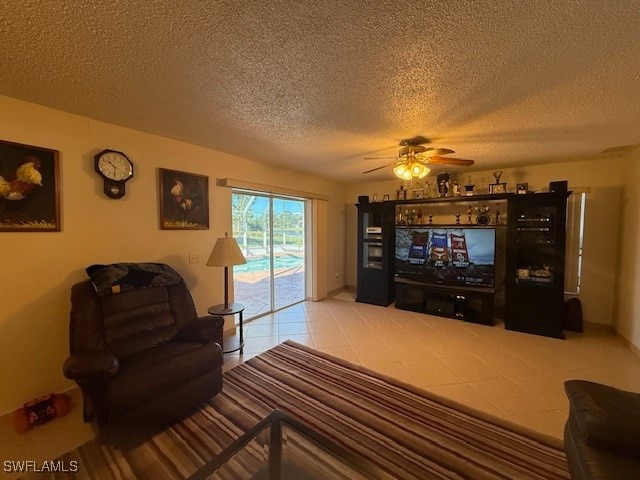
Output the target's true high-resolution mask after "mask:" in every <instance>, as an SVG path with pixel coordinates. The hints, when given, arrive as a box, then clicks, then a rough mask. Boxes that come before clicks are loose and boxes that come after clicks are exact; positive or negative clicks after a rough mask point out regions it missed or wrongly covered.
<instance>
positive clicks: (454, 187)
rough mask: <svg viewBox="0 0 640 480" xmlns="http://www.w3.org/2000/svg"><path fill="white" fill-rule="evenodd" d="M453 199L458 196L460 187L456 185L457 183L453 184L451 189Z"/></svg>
mask: <svg viewBox="0 0 640 480" xmlns="http://www.w3.org/2000/svg"><path fill="white" fill-rule="evenodd" d="M451 190H452V192H453V196H454V197H459V196H460V185H458V181H457V180H456V181H455V182H453V188H452V189H451Z"/></svg>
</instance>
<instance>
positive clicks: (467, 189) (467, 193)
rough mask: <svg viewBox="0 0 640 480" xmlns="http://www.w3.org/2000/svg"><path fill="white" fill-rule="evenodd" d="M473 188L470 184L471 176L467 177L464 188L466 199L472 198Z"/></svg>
mask: <svg viewBox="0 0 640 480" xmlns="http://www.w3.org/2000/svg"><path fill="white" fill-rule="evenodd" d="M473 187H475V185H474V184H473V183H471V175H469V181H468V182H467V183H466V185H465V186H464V190H465V196H467V197H472V196H473Z"/></svg>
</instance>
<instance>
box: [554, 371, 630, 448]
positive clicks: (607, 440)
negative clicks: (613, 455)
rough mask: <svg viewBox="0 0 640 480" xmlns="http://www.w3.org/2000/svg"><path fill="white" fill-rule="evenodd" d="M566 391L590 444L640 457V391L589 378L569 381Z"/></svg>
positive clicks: (571, 406)
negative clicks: (595, 381) (625, 389)
mask: <svg viewBox="0 0 640 480" xmlns="http://www.w3.org/2000/svg"><path fill="white" fill-rule="evenodd" d="M565 391H566V392H567V397H569V404H570V405H569V406H570V411H571V413H572V414H573V415H574V418H575V421H576V426H577V428H578V430H579V432H580V435H581V436H582V438H584V440H585V442H586V443H587V445H589V446H591V447H598V448H605V449H608V450H613V451H617V452H620V453H625V454H627V455H631V456H633V457H635V458H640V394H638V393H632V392H626V391H623V390H619V389H617V388H614V387H609V386H607V385H601V384H599V383H594V382H589V381H586V380H569V381H567V382H565Z"/></svg>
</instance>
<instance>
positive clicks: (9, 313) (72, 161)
mask: <svg viewBox="0 0 640 480" xmlns="http://www.w3.org/2000/svg"><path fill="white" fill-rule="evenodd" d="M0 112H1V114H0V139H1V140H6V141H11V142H17V143H24V144H28V145H36V146H41V147H46V148H51V149H55V150H59V151H60V177H61V211H62V231H61V232H51V233H22V232H19V233H8V232H2V233H0V252H1V256H0V279H1V280H0V282H1V288H0V305H1V310H0V378H1V379H2V385H3V387H2V388H1V392H2V393H1V394H0V413H2V412H6V411H9V410H12V409H14V408H16V407H18V406H20V405H22V404H23V403H24V402H25V401H28V400H31V399H32V398H35V397H39V396H41V395H44V394H47V393H51V392H57V391H62V390H64V389H67V388H69V387H71V386H72V385H73V384H72V383H71V382H69V381H67V380H66V379H64V377H63V375H62V364H63V362H64V360H65V358H66V356H67V355H68V324H69V308H70V303H69V294H70V289H71V285H72V284H73V283H75V282H77V281H80V280H83V279H85V278H86V274H85V272H84V269H85V268H86V267H87V266H88V265H91V264H93V263H112V262H123V261H128V262H137V261H156V262H166V263H168V264H170V265H172V266H173V267H174V268H176V269H177V270H178V271H179V272H180V273H181V274H182V275H183V276H184V278H185V280H186V282H187V285H188V286H189V288H190V290H191V292H192V294H193V297H194V300H195V303H196V307H197V309H198V313H199V314H201V315H204V314H206V310H207V307H208V306H210V305H213V304H216V303H221V302H222V300H223V280H222V279H223V276H222V270H221V269H219V268H211V267H206V266H205V262H206V259H207V258H208V255H209V253H210V251H211V248H212V247H213V244H214V242H215V239H216V238H217V237H220V236H224V232H225V231H230V230H231V191H230V189H228V188H224V187H217V186H216V178H224V177H231V178H238V179H242V180H246V181H252V182H256V183H261V184H269V185H274V186H279V187H282V188H290V189H296V190H302V191H309V192H316V193H321V194H324V195H328V196H329V198H330V199H329V202H328V205H327V212H326V217H327V224H328V225H329V227H330V229H331V234H330V235H327V245H326V250H327V251H329V252H331V255H329V256H328V258H327V259H326V262H327V265H326V267H325V268H324V271H325V272H326V279H323V280H324V282H325V283H326V286H327V289H328V290H333V289H337V288H339V287H341V286H343V285H344V283H345V281H344V258H345V253H344V251H345V198H346V197H345V192H346V187H345V186H344V185H342V184H339V183H334V182H330V181H327V180H324V179H321V178H318V177H313V176H310V175H303V174H299V173H296V172H292V171H288V170H283V169H277V168H272V167H268V166H265V165H262V164H259V163H256V162H252V161H249V160H246V159H243V158H238V157H233V156H230V155H226V154H223V153H220V152H216V151H212V150H208V149H205V148H201V147H197V146H193V145H189V144H185V143H182V142H178V141H175V140H171V139H168V138H162V137H158V136H154V135H149V134H145V133H142V132H138V131H134V130H130V129H126V128H122V127H118V126H115V125H110V124H105V123H101V122H97V121H94V120H91V119H88V118H86V117H81V116H77V115H71V114H68V113H64V112H61V111H57V110H52V109H49V108H44V107H41V106H38V105H34V104H30V103H26V102H22V101H18V100H15V99H11V98H8V97H0ZM105 148H112V149H115V150H121V151H123V152H125V153H126V154H127V155H128V156H129V158H131V160H132V161H133V162H134V164H135V176H134V178H133V179H132V180H130V181H129V182H128V183H127V194H126V196H125V197H124V198H122V199H120V200H111V199H108V198H107V197H105V195H104V194H103V192H102V180H101V179H100V178H99V177H98V175H97V174H96V173H95V171H94V169H93V156H94V155H95V154H96V153H98V152H99V151H101V150H102V149H105ZM159 167H162V168H169V169H174V170H182V171H187V172H193V173H198V174H203V175H208V176H209V196H210V198H209V211H210V226H211V227H210V229H209V230H204V231H169V230H160V229H159V226H158V188H157V169H158V168H159ZM189 253H197V254H199V256H200V259H201V263H198V264H189V263H188V254H189ZM335 272H338V278H336V277H335Z"/></svg>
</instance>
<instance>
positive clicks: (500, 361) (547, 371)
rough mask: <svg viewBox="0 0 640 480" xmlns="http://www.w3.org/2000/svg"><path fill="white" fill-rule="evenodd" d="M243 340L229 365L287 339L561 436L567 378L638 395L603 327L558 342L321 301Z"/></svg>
mask: <svg viewBox="0 0 640 480" xmlns="http://www.w3.org/2000/svg"><path fill="white" fill-rule="evenodd" d="M341 298H344V295H341ZM244 338H245V348H244V352H243V355H238V354H235V355H234V354H230V355H226V356H225V367H224V368H225V369H229V368H233V367H234V366H236V365H237V364H239V363H242V362H243V361H245V360H247V359H249V358H251V357H253V356H255V355H257V354H259V353H260V352H262V351H264V350H265V349H267V348H270V347H272V346H274V345H277V344H278V343H281V342H283V341H284V340H287V339H291V340H295V341H296V342H299V343H302V344H305V345H308V346H310V347H314V348H316V349H318V350H322V351H323V352H326V353H330V354H332V355H336V356H338V357H341V358H343V359H345V360H348V361H351V362H354V363H357V364H360V365H363V366H365V367H368V368H370V369H372V370H375V371H377V372H380V373H383V374H386V375H389V376H392V377H395V378H397V379H400V380H402V381H405V382H407V383H410V384H412V385H416V386H418V387H421V388H423V389H425V390H428V391H430V392H433V393H436V394H439V395H442V396H445V397H448V398H451V399H453V400H456V401H458V402H460V403H463V404H466V405H469V406H471V407H474V408H476V409H478V410H482V411H484V412H487V413H491V414H493V415H495V416H498V417H501V418H503V419H507V420H511V421H513V422H516V423H519V424H522V425H525V426H527V427H530V428H532V429H535V430H538V431H540V432H543V433H546V434H548V435H552V436H555V437H558V438H562V436H563V433H562V432H563V428H564V423H565V420H566V418H567V415H568V401H567V399H566V396H565V394H564V387H563V382H564V381H565V380H568V379H572V378H579V379H585V380H592V381H596V382H600V383H605V384H608V385H612V386H615V387H618V388H622V389H625V390H630V391H638V392H640V356H638V355H636V354H635V353H634V352H632V351H631V350H630V349H629V348H628V347H627V346H626V345H625V344H624V342H623V341H622V340H621V339H620V338H619V337H618V336H616V335H615V334H614V333H613V332H612V331H610V330H609V329H608V328H606V327H598V326H590V325H588V326H587V329H586V332H585V333H583V334H579V333H573V332H567V339H566V340H557V339H552V338H546V337H540V336H536V335H529V334H524V333H519V332H511V331H508V330H505V329H504V326H503V325H502V324H498V325H496V326H494V327H489V326H484V325H475V324H471V323H465V322H461V321H456V320H452V319H448V318H442V317H436V316H431V315H425V314H419V313H413V312H407V311H403V310H396V309H395V308H394V307H393V306H391V307H387V308H384V307H378V306H373V305H367V304H362V303H355V302H349V301H344V300H338V299H327V300H325V301H322V302H317V303H313V302H304V303H301V304H297V305H294V306H292V307H289V308H287V309H285V310H282V311H280V312H278V313H274V314H271V315H267V316H264V317H261V318H258V319H255V320H253V321H251V322H249V323H246V324H245V328H244Z"/></svg>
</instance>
